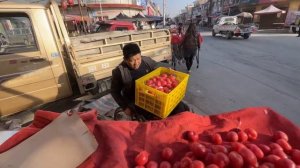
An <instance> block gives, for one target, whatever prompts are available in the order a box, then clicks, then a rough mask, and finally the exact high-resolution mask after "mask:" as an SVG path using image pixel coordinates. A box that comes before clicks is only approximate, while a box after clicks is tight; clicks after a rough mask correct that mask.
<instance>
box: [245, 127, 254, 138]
mask: <svg viewBox="0 0 300 168" xmlns="http://www.w3.org/2000/svg"><path fill="white" fill-rule="evenodd" d="M244 131H245V133H246V134H247V135H248V139H249V140H256V139H257V132H256V130H255V129H253V128H247V129H245V130H244Z"/></svg>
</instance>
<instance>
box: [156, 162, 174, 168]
mask: <svg viewBox="0 0 300 168" xmlns="http://www.w3.org/2000/svg"><path fill="white" fill-rule="evenodd" d="M159 168H172V165H171V163H170V162H168V161H162V162H161V163H160V164H159Z"/></svg>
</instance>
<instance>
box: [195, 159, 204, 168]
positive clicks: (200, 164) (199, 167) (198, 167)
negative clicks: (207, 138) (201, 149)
mask: <svg viewBox="0 0 300 168" xmlns="http://www.w3.org/2000/svg"><path fill="white" fill-rule="evenodd" d="M204 167H205V166H204V163H203V162H202V161H200V160H194V161H193V162H192V168H204Z"/></svg>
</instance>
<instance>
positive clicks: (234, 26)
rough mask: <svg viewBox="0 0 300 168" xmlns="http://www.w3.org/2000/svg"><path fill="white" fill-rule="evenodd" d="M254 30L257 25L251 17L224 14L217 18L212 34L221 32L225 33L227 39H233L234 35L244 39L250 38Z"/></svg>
mask: <svg viewBox="0 0 300 168" xmlns="http://www.w3.org/2000/svg"><path fill="white" fill-rule="evenodd" d="M250 15H251V14H250ZM250 15H249V16H250ZM254 31H255V26H254V25H253V23H252V18H251V17H245V16H240V15H237V16H224V17H220V18H218V19H217V21H216V24H215V25H214V26H213V29H212V36H216V34H221V35H225V37H226V38H227V39H231V38H232V37H234V36H236V37H239V36H241V37H243V38H244V39H248V38H249V37H250V36H251V34H252V33H253V32H254Z"/></svg>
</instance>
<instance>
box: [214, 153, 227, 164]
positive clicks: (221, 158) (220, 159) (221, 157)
mask: <svg viewBox="0 0 300 168" xmlns="http://www.w3.org/2000/svg"><path fill="white" fill-rule="evenodd" d="M213 163H214V164H216V165H218V166H219V167H226V166H227V165H228V164H229V158H228V156H227V155H225V153H222V152H218V153H216V155H215V156H214V160H213Z"/></svg>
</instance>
